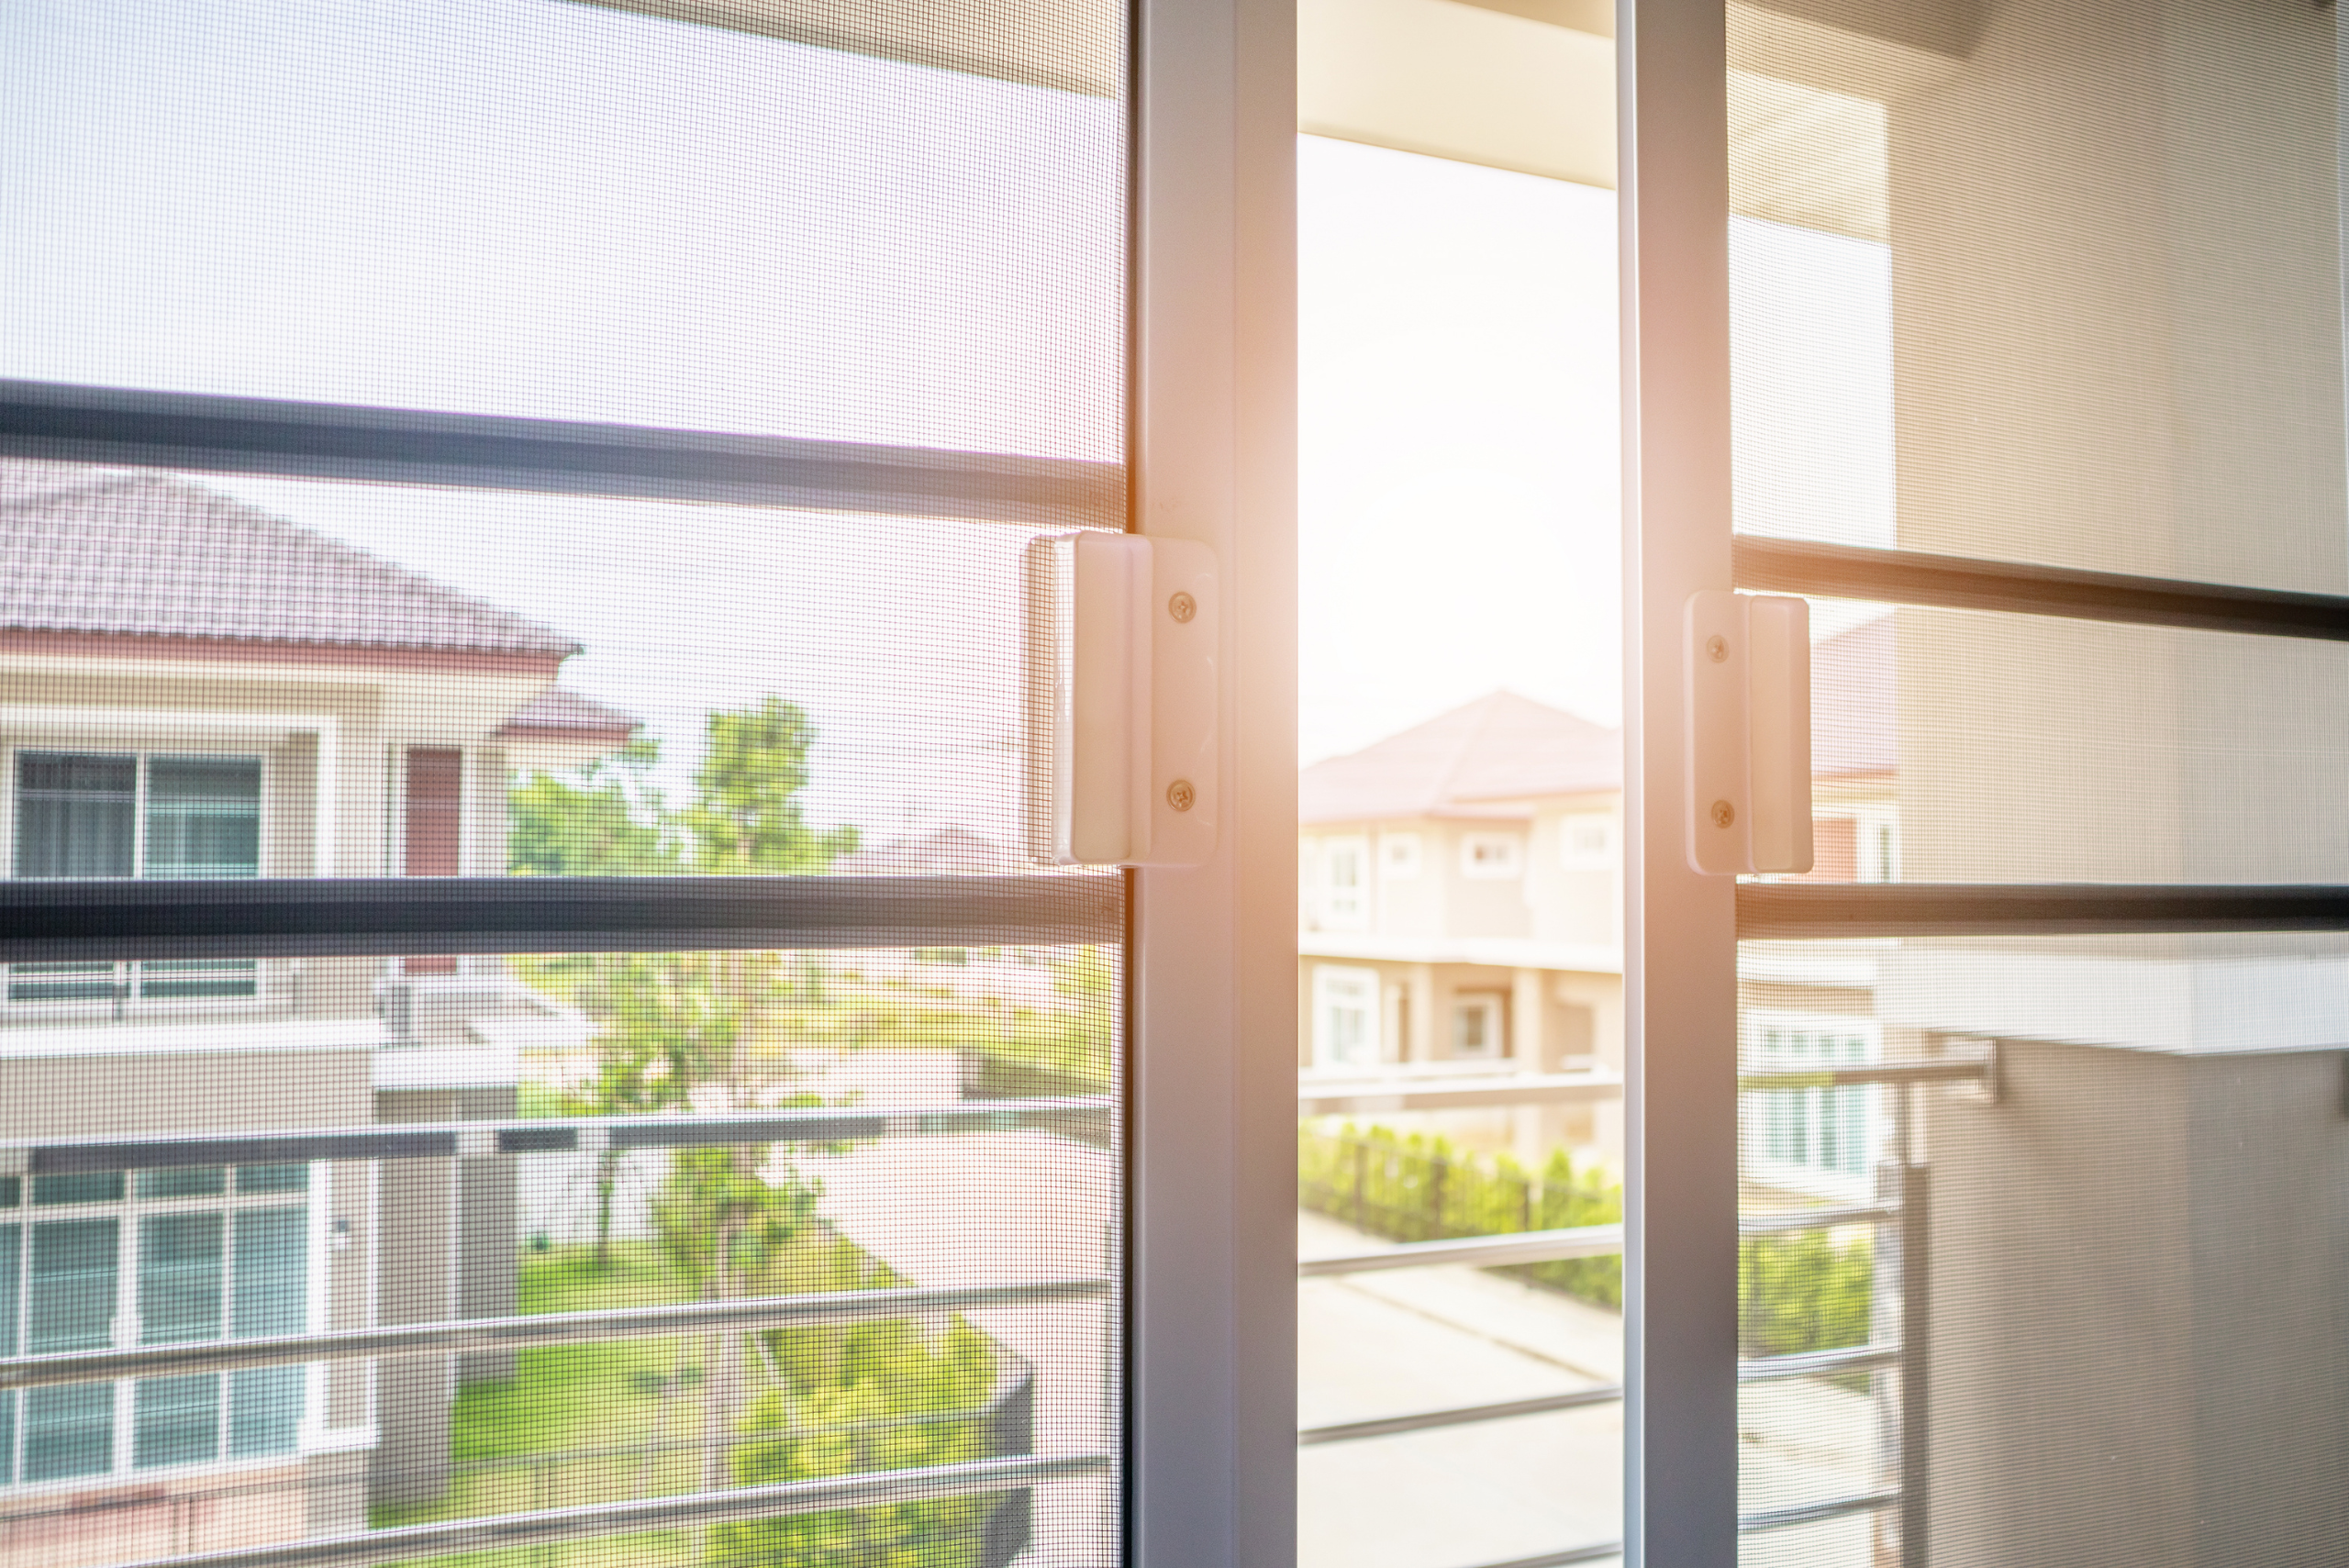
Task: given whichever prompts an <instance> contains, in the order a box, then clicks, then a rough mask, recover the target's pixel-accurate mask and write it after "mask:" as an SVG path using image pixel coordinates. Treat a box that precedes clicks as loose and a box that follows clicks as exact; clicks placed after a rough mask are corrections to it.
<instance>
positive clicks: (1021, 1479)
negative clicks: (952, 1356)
mask: <svg viewBox="0 0 2349 1568" xmlns="http://www.w3.org/2000/svg"><path fill="white" fill-rule="evenodd" d="M1110 1465H1111V1461H1110V1456H1109V1455H1108V1454H1103V1453H1072V1454H1045V1455H1035V1456H1028V1457H1012V1458H1004V1459H974V1460H965V1461H963V1462H960V1463H955V1464H933V1465H923V1466H918V1467H915V1468H909V1469H905V1470H873V1471H863V1472H860V1473H856V1474H852V1475H832V1476H825V1477H822V1478H820V1479H817V1480H810V1481H782V1482H775V1483H774V1484H771V1485H764V1486H740V1487H730V1488H729V1489H727V1490H725V1491H722V1492H692V1493H686V1494H684V1495H681V1496H672V1497H640V1498H634V1499H631V1500H629V1501H627V1502H617V1503H585V1504H580V1505H578V1506H575V1507H567V1508H540V1509H536V1510H533V1511H531V1512H529V1513H519V1514H492V1515H489V1516H487V1517H485V1518H470V1519H447V1520H443V1521H440V1522H439V1523H435V1524H422V1525H404V1526H400V1527H397V1528H395V1529H377V1530H363V1531H356V1532H353V1533H351V1534H349V1535H340V1536H328V1537H324V1538H321V1539H318V1540H298V1541H290V1542H287V1543H285V1544H284V1545H279V1546H261V1547H248V1548H242V1549H239V1550H236V1551H205V1552H195V1553H190V1554H188V1555H185V1556H180V1557H155V1558H146V1559H142V1560H139V1561H138V1562H135V1563H125V1564H120V1565H118V1568H340V1565H342V1564H359V1563H389V1562H397V1561H399V1560H401V1559H403V1558H420V1557H428V1556H440V1555H442V1554H444V1553H452V1552H459V1551H483V1550H485V1549H490V1548H495V1547H508V1546H539V1545H547V1544H551V1543H552V1542H555V1541H561V1540H577V1539H580V1538H583V1537H589V1536H603V1535H617V1534H619V1533H621V1532H623V1531H629V1530H642V1529H663V1528H666V1527H669V1526H677V1525H692V1526H698V1525H707V1524H729V1523H733V1522H736V1521H739V1520H744V1519H763V1518H780V1517H782V1516H784V1515H788V1514H818V1513H829V1512H831V1511H833V1510H835V1509H841V1508H854V1507H871V1506H874V1505H892V1506H894V1505H897V1504H903V1503H915V1502H925V1501H930V1500H934V1499H937V1498H941V1497H974V1496H985V1495H987V1494H989V1493H994V1492H1011V1491H1018V1490H1019V1489H1020V1488H1022V1487H1025V1486H1031V1485H1035V1484H1036V1483H1038V1482H1043V1481H1057V1480H1062V1479H1064V1478H1066V1477H1069V1476H1075V1475H1087V1474H1092V1473H1097V1472H1100V1471H1105V1470H1108V1469H1109V1468H1110Z"/></svg>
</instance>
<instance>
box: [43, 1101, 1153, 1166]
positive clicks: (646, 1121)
mask: <svg viewBox="0 0 2349 1568" xmlns="http://www.w3.org/2000/svg"><path fill="white" fill-rule="evenodd" d="M1116 1108H1117V1102H1116V1101H1114V1100H1110V1099H1108V1098H1070V1099H1024V1100H975V1101H961V1102H956V1103H954V1104H951V1105H944V1106H795V1107H792V1108H789V1109H783V1110H770V1111H752V1112H739V1111H736V1112H727V1113H725V1114H722V1115H712V1116H646V1117H582V1118H553V1117H550V1118H543V1119H541V1118H529V1119H525V1120H520V1121H443V1122H376V1123H371V1124H369V1125H366V1126H362V1127H341V1128H304V1129H258V1130H252V1131H238V1132H207V1133H199V1134H194V1135H190V1134H179V1133H174V1134H162V1135H158V1136H154V1137H148V1138H127V1139H123V1138H109V1139H87V1140H73V1141H68V1142H58V1143H39V1144H31V1145H17V1146H13V1147H12V1146H10V1145H8V1144H6V1143H5V1142H0V1170H6V1169H8V1168H10V1164H11V1162H13V1163H14V1164H15V1165H16V1166H17V1167H20V1168H22V1169H24V1170H27V1171H29V1172H31V1173H33V1174H35V1175H65V1174H73V1173H85V1172H95V1171H142V1170H153V1169H160V1168H165V1167H179V1166H188V1165H281V1164H295V1163H299V1162H307V1161H312V1160H430V1159H443V1158H450V1157H453V1156H459V1155H485V1154H559V1153H572V1152H580V1151H585V1152H596V1153H600V1152H603V1151H607V1150H629V1149H681V1148H682V1149H702V1148H712V1147H717V1146H718V1145H723V1144H737V1143H781V1142H805V1143H835V1142H853V1141H863V1140H867V1139H874V1138H904V1137H926V1136H934V1135H943V1134H949V1133H964V1132H1001V1131H1008V1130H1014V1129H1023V1128H1062V1127H1070V1126H1084V1125H1087V1124H1095V1123H1098V1122H1100V1121H1101V1120H1102V1119H1103V1118H1107V1117H1108V1116H1109V1115H1110V1114H1111V1113H1112V1112H1113V1111H1115V1110H1116Z"/></svg>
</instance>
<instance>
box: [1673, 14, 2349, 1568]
mask: <svg viewBox="0 0 2349 1568" xmlns="http://www.w3.org/2000/svg"><path fill="white" fill-rule="evenodd" d="M1715 25H1718V22H1716V24H1715ZM1715 36H1716V39H1717V40H1719V41H1717V43H1716V45H1715V47H1717V48H1718V47H1720V41H1725V44H1726V50H1725V62H1726V67H1727V72H1726V77H1725V79H1723V78H1722V77H1721V75H1720V59H1721V58H1722V57H1716V58H1715V61H1713V62H1712V63H1710V64H1709V66H1707V67H1705V69H1708V70H1709V71H1710V72H1711V74H1712V76H1713V80H1714V83H1715V85H1714V91H1715V92H1716V93H1720V92H1721V91H1722V89H1723V88H1724V87H1725V94H1726V150H1727V160H1726V168H1727V176H1728V178H1727V204H1726V209H1727V210H1726V246H1725V261H1726V268H1725V281H1726V289H1725V293H1726V299H1727V306H1728V312H1727V330H1726V332H1725V333H1724V334H1723V337H1724V338H1725V341H1726V348H1727V353H1726V356H1725V359H1726V366H1725V368H1726V375H1725V376H1724V377H1723V378H1722V380H1723V382H1724V383H1725V384H1724V385H1723V387H1722V390H1723V391H1724V392H1725V393H1726V397H1725V399H1724V402H1725V404H1726V410H1727V415H1728V417H1727V421H1726V424H1727V429H1728V432H1729V435H1730V438H1731V439H1730V455H1731V462H1730V464H1729V467H1728V476H1729V484H1728V485H1727V486H1726V490H1727V494H1726V495H1724V496H1722V497H1721V499H1722V500H1724V501H1726V503H1727V505H1726V506H1723V507H1721V508H1720V509H1718V510H1716V511H1715V512H1713V513H1712V514H1711V519H1712V520H1711V521H1710V522H1709V524H1708V527H1718V526H1719V525H1720V524H1725V523H1726V522H1727V521H1728V520H1730V519H1731V518H1733V521H1734V528H1735V537H1734V544H1733V549H1731V550H1722V551H1721V555H1720V561H1719V563H1720V565H1721V566H1725V567H1727V566H1732V562H1733V568H1732V570H1733V580H1734V582H1735V584H1736V585H1737V586H1739V587H1742V588H1747V589H1753V590H1757V591H1765V592H1778V593H1795V594H1800V595H1805V596H1806V597H1808V598H1809V600H1810V602H1811V615H1812V627H1813V632H1814V642H1813V646H1812V673H1813V688H1812V701H1813V728H1812V746H1813V765H1814V778H1813V781H1812V795H1813V806H1814V811H1815V826H1816V838H1817V845H1818V861H1817V864H1816V867H1815V869H1814V870H1813V871H1811V872H1810V873H1809V874H1808V875H1807V876H1804V877H1800V878H1789V879H1783V880H1776V881H1763V882H1749V883H1747V884H1744V885H1742V886H1740V887H1739V888H1738V889H1737V890H1736V895H1735V936H1736V938H1737V941H1736V944H1735V949H1734V952H1735V960H1734V973H1735V1010H1734V1019H1733V1041H1734V1056H1735V1066H1734V1072H1735V1073H1736V1083H1737V1087H1738V1089H1739V1090H1740V1091H1741V1093H1740V1095H1739V1097H1738V1102H1737V1105H1738V1111H1737V1116H1736V1119H1735V1123H1734V1140H1735V1146H1736V1155H1737V1159H1736V1165H1735V1197H1736V1212H1737V1228H1736V1236H1735V1242H1734V1245H1735V1248H1736V1262H1737V1267H1736V1274H1735V1278H1736V1282H1737V1315H1736V1328H1737V1340H1738V1343H1737V1351H1738V1360H1737V1362H1736V1373H1735V1386H1736V1389H1737V1399H1736V1407H1735V1412H1734V1454H1735V1469H1736V1475H1737V1499H1738V1500H1737V1507H1738V1516H1739V1517H1738V1520H1737V1524H1738V1529H1739V1530H1740V1532H1741V1533H1740V1540H1739V1551H1738V1555H1739V1557H1740V1558H1741V1560H1743V1561H1749V1562H1834V1563H1854V1564H1857V1563H1901V1564H1909V1565H1914V1564H1922V1563H1926V1562H1932V1563H1934V1564H1937V1565H1946V1568H1960V1565H1965V1568H1971V1565H1974V1564H1990V1563H2021V1562H2032V1563H2041V1564H2054V1563H2089V1562H2147V1563H2179V1564H2183V1563H2202V1562H2252V1561H2256V1562H2327V1561H2335V1560H2338V1559H2339V1558H2340V1557H2341V1556H2342V1555H2343V1552H2344V1551H2349V1514H2344V1511H2343V1490H2342V1486H2341V1484H2340V1483H2341V1479H2342V1477H2343V1473H2344V1472H2349V1426H2345V1425H2344V1424H2343V1419H2342V1414H2341V1413H2342V1409H2343V1386H2344V1379H2349V1352H2345V1351H2344V1341H2343V1338H2342V1335H2341V1332H2340V1322H2341V1314H2342V1309H2343V1261H2344V1257H2349V1253H2345V1252H2344V1248H2349V1231H2345V1230H2344V1229H2343V1212H2342V1207H2341V1202H2340V1198H2339V1193H2340V1191H2341V1190H2342V1174H2343V1171H2342V1164H2341V1162H2342V1160H2343V1152H2344V1148H2349V1145H2344V1142H2343V1127H2344V1124H2343V1097H2342V1095H2343V1056H2342V1041H2343V1038H2344V1036H2343V1020H2342V1018H2341V1003H2342V996H2343V991H2342V970H2341V963H2342V953H2341V940H2340V937H2339V935H2338V932H2339V930H2340V929H2341V928H2342V927H2343V923H2344V911H2345V910H2349V905H2344V901H2343V895H2342V893H2341V890H2340V887H2339V885H2338V884H2342V883H2343V882H2344V881H2349V876H2344V867H2349V859H2344V851H2349V840H2344V836H2343V828H2344V818H2343V814H2342V811H2341V807H2340V791H2339V789H2338V787H2337V781H2338V778H2339V775H2340V772H2341V766H2342V762H2343V755H2344V747H2349V727H2344V719H2343V710H2342V699H2341V694H2342V691H2343V677H2344V675H2349V667H2344V665H2343V654H2342V649H2341V641H2342V639H2343V637H2344V635H2349V599H2344V598H2343V595H2344V593H2349V495H2344V484H2343V392H2342V388H2343V336H2342V317H2343V292H2342V291H2343V272H2342V266H2341V219H2340V214H2341V203H2340V173H2341V161H2342V160H2341V153H2342V146H2343V142H2342V136H2343V132H2342V124H2343V122H2342V119H2341V110H2340V95H2339V79H2340V73H2339V61H2340V53H2339V49H2340V45H2339V41H2338V39H2339V31H2338V22H2337V17H2336V13H2335V12H2334V11H2333V10H2332V9H2330V8H2325V7H2320V6H2275V5H2261V4H2250V3H2243V4H2219V5H2205V6H2182V7H2168V8H2163V7H2152V8H2148V7H2143V6H2117V5H2106V4H2101V3H2099V0H2016V3H2013V4H2002V5H1996V6H1905V7H1884V8H1878V9H1873V10H1870V9H1866V8H1860V9H1854V10H1850V11H1846V12H1839V13H1838V14H1837V17H1836V18H1834V19H1833V20H1832V21H1831V22H1829V21H1822V20H1820V18H1819V16H1818V15H1817V14H1816V13H1815V12H1814V10H1813V8H1809V7H1796V6H1775V5H1765V6H1750V7H1747V6H1736V7H1731V9H1730V14H1729V19H1728V24H1727V32H1726V39H1725V40H1720V39H1719V35H1718V34H1717V35H1715ZM1717 101H1718V100H1717ZM1716 210H1719V208H1718V207H1717V208H1716ZM1715 537H1716V539H1719V535H1718V533H1717V534H1716V536H1715ZM1719 542H1720V544H1727V543H1728V542H1729V541H1728V540H1726V539H1719ZM1709 585H1714V586H1720V585H1726V579H1725V580H1724V582H1722V583H1716V584H1709ZM1650 646H1651V649H1653V647H1654V646H1655V645H1654V644H1653V643H1651V645H1650ZM1704 962H1706V963H1708V964H1713V965H1717V966H1726V965H1727V963H1728V962H1729V951H1728V948H1727V946H1726V944H1723V945H1722V946H1721V947H1720V948H1717V949H1715V950H1711V951H1710V952H1709V956H1708V957H1707V958H1706V959H1705V960H1704ZM1720 1021H1722V1022H1723V1023H1729V1022H1730V1021H1731V1020H1730V1019H1729V1018H1727V1017H1724V1018H1722V1019H1721V1020H1720ZM1727 1044H1728V1042H1726V1041H1724V1042H1723V1044H1722V1046H1721V1048H1720V1049H1721V1050H1722V1051H1723V1052H1724V1054H1723V1056H1722V1057H1721V1058H1720V1059H1718V1060H1719V1062H1720V1065H1721V1066H1722V1067H1726V1065H1727V1058H1726V1051H1727ZM1723 1075H1724V1076H1725V1073H1724V1074H1723ZM1716 1082H1719V1080H1718V1079H1717V1080H1716ZM1726 1130H1727V1129H1726V1128H1725V1127H1717V1128H1716V1131H1726ZM1662 1222H1663V1221H1662V1218H1661V1217H1660V1216H1659V1217H1658V1219H1657V1223H1659V1224H1661V1223H1662ZM1713 1234H1714V1235H1715V1238H1716V1240H1715V1242H1714V1244H1715V1245H1716V1246H1717V1247H1725V1246H1726V1245H1727V1244H1728V1238H1727V1236H1726V1235H1725V1234H1721V1233H1720V1232H1714V1233H1713ZM1658 1309H1659V1310H1669V1308H1664V1307H1659V1308H1658ZM1724 1435H1725V1434H1724ZM1651 1507H1653V1500H1652V1502H1651Z"/></svg>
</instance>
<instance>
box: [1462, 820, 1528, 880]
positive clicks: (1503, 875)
mask: <svg viewBox="0 0 2349 1568" xmlns="http://www.w3.org/2000/svg"><path fill="white" fill-rule="evenodd" d="M1460 874H1461V875H1462V876H1464V877H1466V878H1468V879H1469V880H1470V881H1471V882H1516V881H1518V880H1520V878H1522V877H1523V876H1524V875H1525V835H1524V834H1522V833H1514V832H1499V831H1496V830H1494V829H1490V828H1478V829H1475V830H1472V831H1470V832H1466V833H1463V834H1461V835H1460Z"/></svg>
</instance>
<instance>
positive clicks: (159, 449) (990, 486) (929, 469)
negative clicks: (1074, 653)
mask: <svg viewBox="0 0 2349 1568" xmlns="http://www.w3.org/2000/svg"><path fill="white" fill-rule="evenodd" d="M0 457H30V458H50V459H57V460H61V461H67V462H103V463H122V464H127V465H131V466H135V467H141V468H177V469H190V470H195V471H197V472H204V473H281V474H292V475H298V476H302V477H307V478H317V479H363V480H372V481H375V482H378V483H384V484H445V485H462V486H469V487H473V486H478V487H485V488H492V489H498V490H536V491H551V492H554V493H557V494H561V495H630V496H640V497H645V498H648V499H658V500H673V501H732V502H740V503H745V504H750V505H756V506H793V507H800V508H804V509H807V510H811V511H818V512H863V513H885V514H887V515H889V516H893V517H970V518H978V519H983V520H986V521H993V522H1010V523H1030V524H1036V525H1039V526H1043V527H1056V528H1074V527H1080V526H1085V525H1091V526H1094V527H1108V528H1115V527H1118V526H1119V525H1120V524H1121V523H1122V522H1123V521H1124V517H1125V473H1124V472H1123V470H1122V469H1120V468H1119V465H1117V464H1115V463H1107V462H1079V461H1076V460H1073V459H1058V458H1035V457H1016V456H999V455H996V454H994V453H988V452H961V451H946V450H933V449H930V448H926V447H890V446H874V445H868V444H865V443H862V442H855V441H810V440H798V439H792V438H789V437H784V436H743V435H732V434H727V433H725V432H710V431H700V430H663V429H655V428H647V427H644V426H638V425H605V424H588V423H580V422H575V421H570V420H561V419H517V418H506V417H497V416H494V415H484V414H436V413H429V412H420V411H416V410H410V409H404V408H370V407H362V406H351V405H342V404H323V403H289V402H279V401H274V400H272V399H267V398H257V397H220V396H205V395H190V394H184V393H165V392H139V391H132V390H117V389H114V388H110V387H97V386H73V385H68V384H58V383H52V382H30V381H0Z"/></svg>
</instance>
